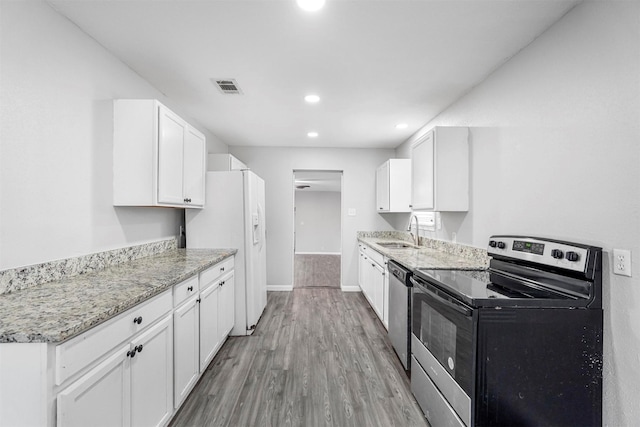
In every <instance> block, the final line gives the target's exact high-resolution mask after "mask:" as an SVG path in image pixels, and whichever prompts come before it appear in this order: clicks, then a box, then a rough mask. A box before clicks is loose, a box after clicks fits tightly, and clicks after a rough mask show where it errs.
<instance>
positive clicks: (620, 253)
mask: <svg viewBox="0 0 640 427" xmlns="http://www.w3.org/2000/svg"><path fill="white" fill-rule="evenodd" d="M613 274H618V275H620V276H629V277H631V251H628V250H626V249H614V250H613Z"/></svg>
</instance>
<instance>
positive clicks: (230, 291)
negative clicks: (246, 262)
mask: <svg viewBox="0 0 640 427" xmlns="http://www.w3.org/2000/svg"><path fill="white" fill-rule="evenodd" d="M235 305H236V303H235V283H234V275H233V273H232V274H231V275H230V276H227V277H226V278H223V279H222V280H221V282H220V300H219V301H218V309H219V312H220V317H219V319H220V320H219V325H218V328H219V329H220V331H219V340H220V342H222V341H224V339H225V338H226V337H227V335H229V332H231V329H233V324H234V322H235V310H234V308H235Z"/></svg>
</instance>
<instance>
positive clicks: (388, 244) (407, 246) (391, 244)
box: [377, 242, 415, 249]
mask: <svg viewBox="0 0 640 427" xmlns="http://www.w3.org/2000/svg"><path fill="white" fill-rule="evenodd" d="M377 245H379V246H382V247H383V248H387V249H415V246H413V245H412V244H409V243H396V242H377Z"/></svg>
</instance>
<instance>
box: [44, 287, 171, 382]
mask: <svg viewBox="0 0 640 427" xmlns="http://www.w3.org/2000/svg"><path fill="white" fill-rule="evenodd" d="M172 302H173V301H172V295H171V290H167V291H165V292H164V293H162V294H160V295H158V296H156V297H154V298H152V299H151V300H149V301H147V302H144V303H142V304H140V305H137V306H135V307H133V308H131V309H129V310H127V311H125V312H124V313H122V314H120V315H118V316H117V317H115V318H113V319H111V320H108V321H107V322H105V323H103V324H101V325H98V326H96V327H95V328H93V329H91V330H89V331H87V332H85V333H83V334H81V335H78V336H77V337H75V338H73V339H71V340H70V341H67V342H65V343H63V344H60V345H58V346H57V347H56V384H57V385H60V384H62V383H64V381H65V380H67V379H68V378H69V377H71V376H72V375H74V374H75V373H77V372H79V371H80V370H81V369H83V368H84V367H86V366H87V365H89V364H90V363H92V362H93V361H95V360H97V359H98V358H100V357H101V356H102V355H104V354H105V353H107V352H109V351H111V350H112V349H113V348H115V347H116V346H117V345H118V344H120V343H122V342H124V341H126V340H129V339H130V338H131V337H132V336H134V335H135V334H137V333H138V332H140V331H142V330H143V329H145V328H146V327H147V326H149V325H151V324H153V323H154V322H155V321H157V320H158V319H159V318H160V317H161V316H162V315H163V314H165V313H167V312H169V311H171V309H172Z"/></svg>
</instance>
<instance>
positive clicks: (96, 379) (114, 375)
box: [58, 345, 131, 427]
mask: <svg viewBox="0 0 640 427" xmlns="http://www.w3.org/2000/svg"><path fill="white" fill-rule="evenodd" d="M129 349H130V347H129V345H126V346H123V347H122V348H120V349H119V350H117V351H116V352H115V353H114V354H113V355H112V356H111V357H109V358H108V359H107V360H105V361H104V362H102V363H100V364H99V365H98V366H96V367H95V368H94V369H93V370H92V371H91V372H89V373H88V374H87V375H85V376H84V377H82V378H81V379H79V380H78V381H76V382H75V383H74V384H73V385H72V386H70V387H68V388H67V389H66V390H64V391H63V392H62V393H60V394H58V425H59V426H77V427H84V426H96V427H99V426H105V427H110V426H130V425H131V423H130V421H131V418H130V416H129V414H130V409H129V408H130V403H131V387H130V385H129V384H130V378H131V373H130V369H129V365H130V363H131V362H130V358H129V356H127V352H129V351H130V350H129Z"/></svg>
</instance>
